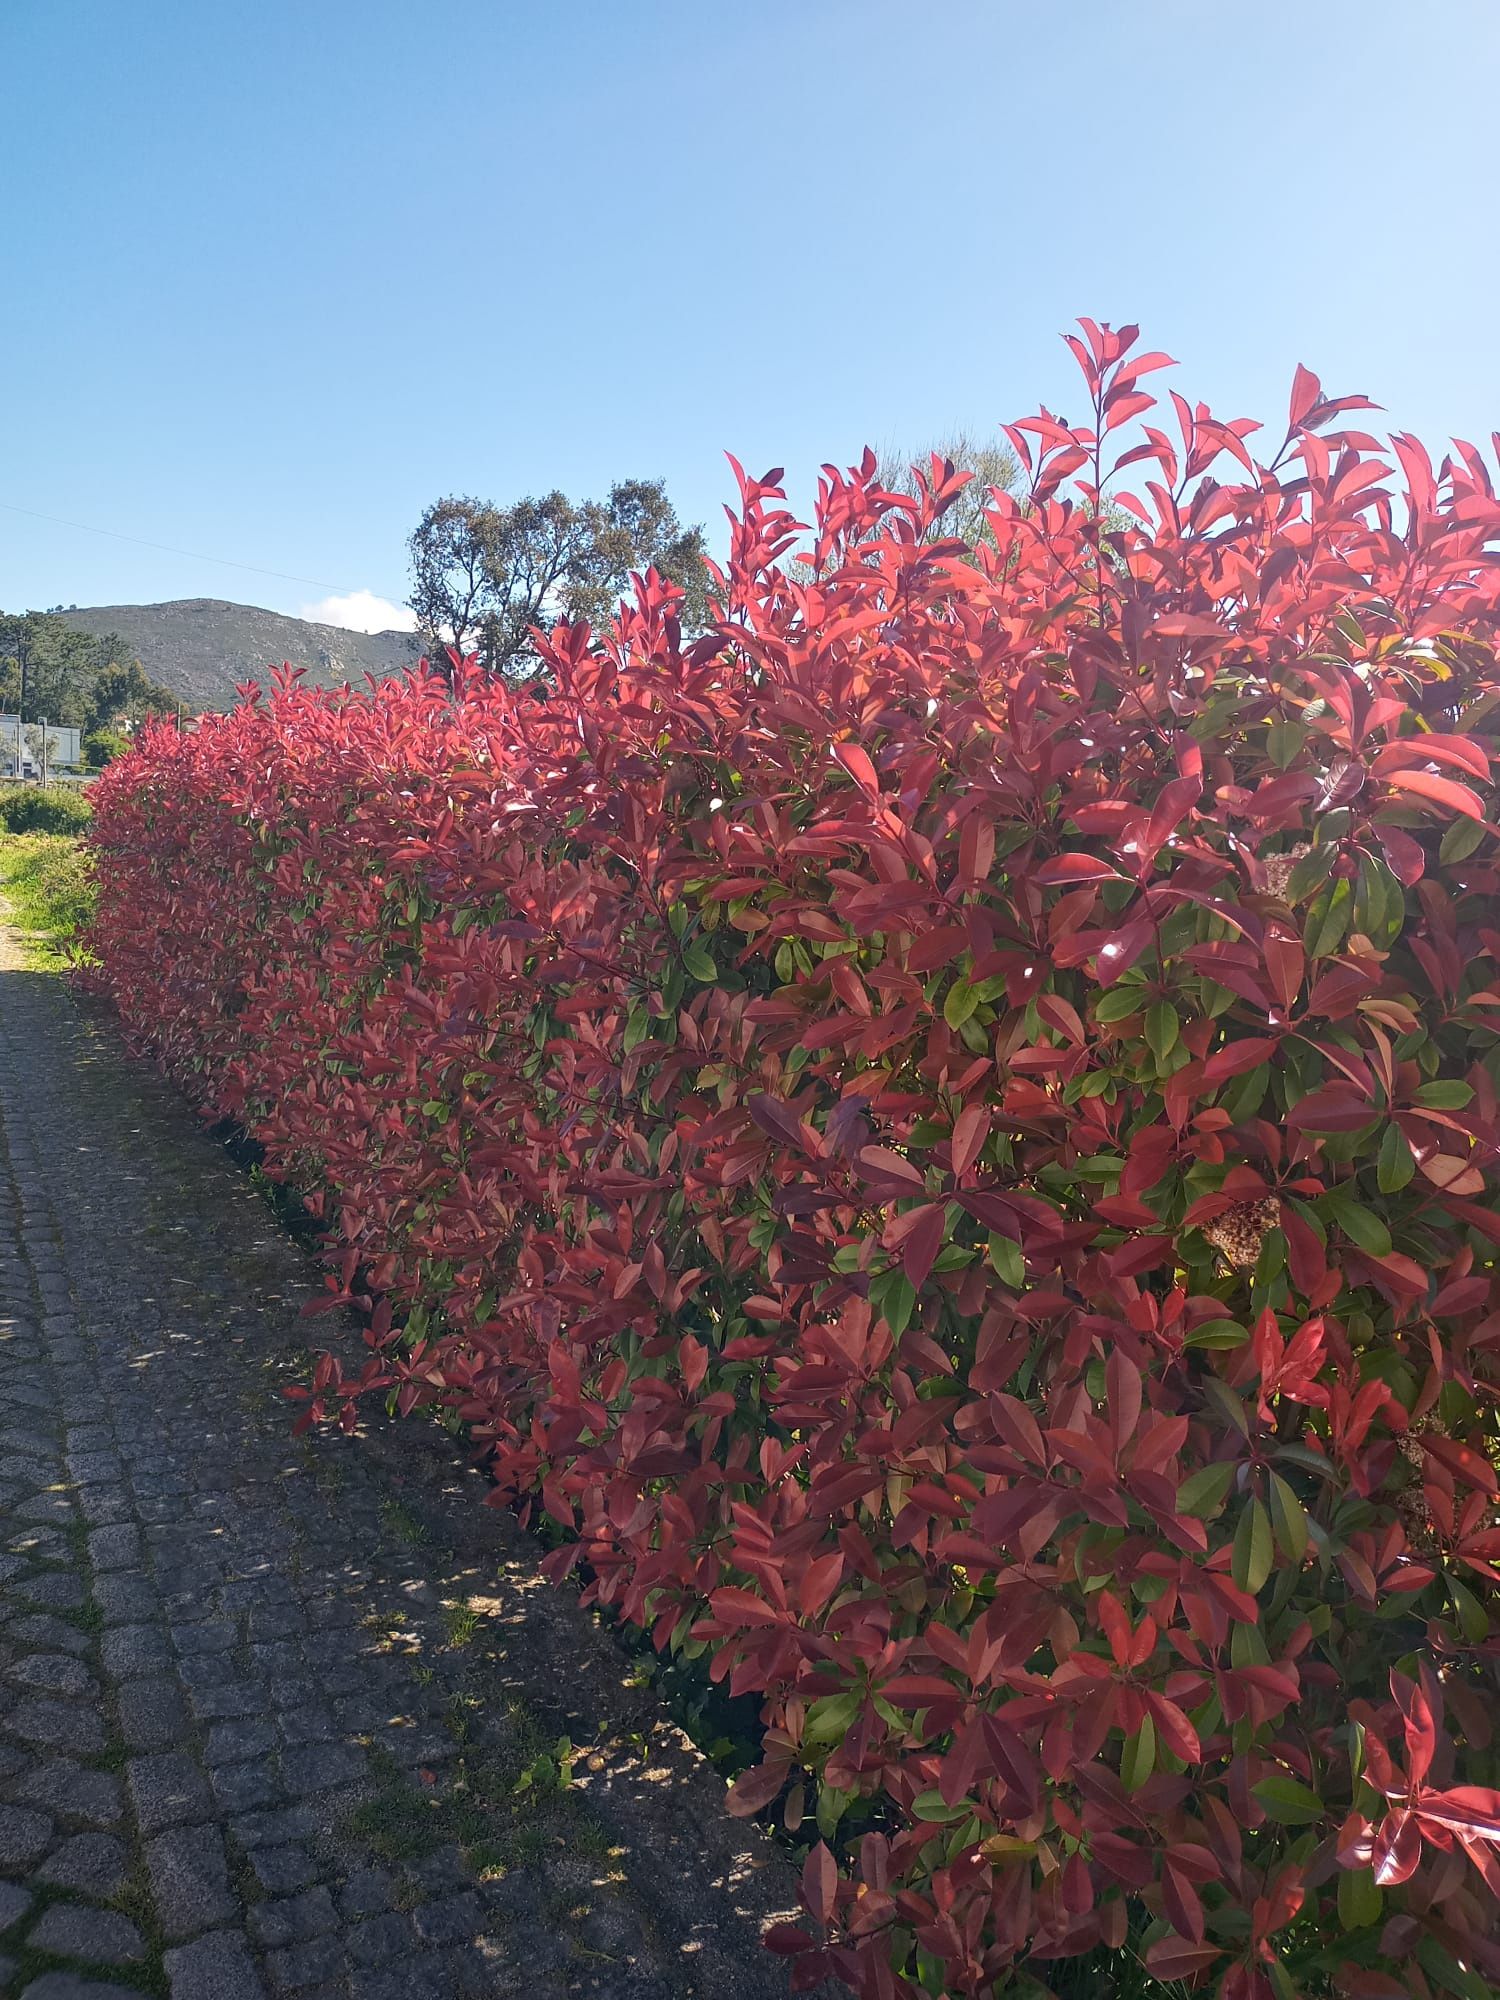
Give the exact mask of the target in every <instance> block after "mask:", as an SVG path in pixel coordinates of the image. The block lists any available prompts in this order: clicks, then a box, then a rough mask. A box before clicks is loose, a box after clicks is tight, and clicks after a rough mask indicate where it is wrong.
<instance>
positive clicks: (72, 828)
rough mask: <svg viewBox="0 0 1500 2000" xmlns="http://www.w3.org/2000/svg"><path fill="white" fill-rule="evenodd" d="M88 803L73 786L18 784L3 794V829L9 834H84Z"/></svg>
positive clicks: (0, 814)
mask: <svg viewBox="0 0 1500 2000" xmlns="http://www.w3.org/2000/svg"><path fill="white" fill-rule="evenodd" d="M89 817H90V814H89V802H88V798H87V796H86V795H85V793H84V792H83V790H82V789H81V787H75V786H73V785H15V786H12V787H11V788H10V789H8V790H7V791H6V792H4V793H3V794H0V826H3V827H4V828H5V831H6V832H7V833H81V832H82V831H83V829H84V828H85V827H86V826H87V825H88V823H89Z"/></svg>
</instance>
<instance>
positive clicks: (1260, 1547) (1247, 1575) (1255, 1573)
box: [1229, 1500, 1276, 1597]
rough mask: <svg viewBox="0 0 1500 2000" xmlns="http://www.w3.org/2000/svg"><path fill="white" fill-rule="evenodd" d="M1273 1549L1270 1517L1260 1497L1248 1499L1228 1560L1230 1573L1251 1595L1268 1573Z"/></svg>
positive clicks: (1257, 1591) (1259, 1588)
mask: <svg viewBox="0 0 1500 2000" xmlns="http://www.w3.org/2000/svg"><path fill="white" fill-rule="evenodd" d="M1275 1553H1276V1551H1275V1545H1274V1540H1273V1537H1272V1534H1271V1517H1270V1515H1269V1514H1268V1513H1267V1512H1266V1510H1265V1508H1264V1507H1263V1506H1262V1505H1261V1503H1260V1501H1259V1500H1251V1501H1250V1502H1249V1503H1248V1505H1247V1506H1246V1508H1245V1511H1244V1512H1243V1513H1242V1514H1241V1515H1240V1519H1239V1525H1238V1527H1237V1528H1236V1529H1235V1531H1234V1547H1233V1549H1232V1551H1231V1553H1230V1561H1229V1573H1230V1575H1231V1576H1232V1577H1233V1578H1234V1580H1235V1582H1236V1583H1237V1584H1238V1585H1239V1587H1240V1589H1241V1590H1247V1591H1249V1593H1250V1595H1251V1596H1252V1597H1254V1596H1256V1595H1258V1593H1259V1592H1260V1590H1261V1588H1262V1586H1263V1585H1264V1583H1265V1580H1266V1578H1267V1577H1268V1576H1269V1575H1270V1574H1271V1563H1272V1561H1273V1560H1274V1557H1275Z"/></svg>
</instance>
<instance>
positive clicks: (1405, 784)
mask: <svg viewBox="0 0 1500 2000" xmlns="http://www.w3.org/2000/svg"><path fill="white" fill-rule="evenodd" d="M1385 782H1386V783H1387V784H1388V785H1391V786H1393V787H1394V788H1395V789H1396V790H1398V791H1402V792H1415V793H1416V794H1417V796H1418V797H1419V798H1424V799H1431V800H1432V802H1433V803H1434V805H1440V806H1447V807H1448V809H1449V811H1450V812H1456V813H1463V814H1465V815H1466V817H1468V818H1469V819H1483V818H1484V805H1483V803H1482V801H1481V800H1480V799H1479V797H1478V795H1477V794H1476V793H1474V792H1471V791H1470V790H1469V787H1468V786H1467V785H1461V784H1459V782H1458V780H1457V779H1456V778H1440V777H1439V776H1438V775H1437V773H1436V772H1435V771H1387V772H1386V773H1385Z"/></svg>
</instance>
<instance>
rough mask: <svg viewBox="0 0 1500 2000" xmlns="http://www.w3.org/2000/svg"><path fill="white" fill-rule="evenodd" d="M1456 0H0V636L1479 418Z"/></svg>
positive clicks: (1491, 113)
mask: <svg viewBox="0 0 1500 2000" xmlns="http://www.w3.org/2000/svg"><path fill="white" fill-rule="evenodd" d="M1497 55H1500V8H1497V7H1496V5H1495V4H1494V0H1438V4H1436V5H1433V6H1429V7H1426V8H1421V7H1416V6H1413V5H1411V4H1409V0H1307V4H1302V5H1299V4H1294V0H1261V4H1259V5H1255V6H1244V7H1230V6H1224V5H1219V4H1203V0H1133V3H1132V4H1125V0H1113V4H1101V0H1072V4H1068V5H1047V4H1039V3H1038V0H1032V4H1028V5H1025V6H1021V5H1011V4H1008V0H920V4H918V0H862V3H861V0H770V4H763V5H760V6H753V5H751V6H731V5H728V4H725V0H551V4H548V0H422V4H417V0H253V3H252V0H245V4H237V3H235V4H232V0H135V4H124V5H122V4H121V0H0V74H3V75H4V77H5V79H6V88H5V91H4V94H3V109H0V174H3V186H0V253H3V262H0V269H3V272H4V285H3V303H0V397H3V408H4V420H3V427H0V502H6V503H9V504H10V505H11V506H19V507H26V508H30V509H33V510H36V511H37V512H40V513H46V514H52V515H59V516H63V517H65V518H66V519H68V520H70V521H76V522H83V523H87V524H91V525H93V526H96V527H100V528H112V529H116V530H118V531H121V532H123V533H128V534H132V535H136V536H140V537H143V538H144V539H146V540H149V541H156V542H164V543H170V544H174V545H176V546H178V547H180V548H183V549H189V550H193V551H201V552H204V553H206V554H208V555H215V556H224V557H231V558H234V559H235V560H237V561H239V562H243V563H247V564H252V565H258V566H261V567H264V568H266V569H271V570H281V571H289V572H292V573H294V574H295V575H297V576H300V577H307V578H311V579H314V580H315V583H313V584H304V583H298V582H291V581H286V580H282V579H279V578H275V577H270V576H252V575H246V574H243V573H239V572H237V571H235V570H232V569H225V568H219V567H216V566H215V565H214V564H212V563H207V562H200V561H196V560H193V559H190V558H188V557H185V556H180V555H169V554H164V553H158V552H154V551H152V550H150V549H145V548H138V547H134V546H132V545H130V544H128V543H125V542H116V541H110V540H106V539H104V538H102V537H99V536H96V535H92V534H80V533H75V532H73V531H72V530H70V529H66V528H60V527H54V526H51V525H49V524H47V523H45V522H41V521H36V520H32V519H29V518H27V517H25V516H22V515H19V514H15V513H8V512H0V607H4V608H7V609H15V608H19V607H22V606H27V605H46V604H51V603H57V602H64V603H67V602H77V603H80V604H86V603H99V602H114V601H143V600H150V599H156V598H166V597H182V596H222V597H233V598H239V599H243V600H246V601H251V602H257V603H262V604H267V605H270V606H272V607H274V608H278V609H283V610H298V609H300V608H302V607H303V606H305V605H307V604H308V603H310V602H311V601H314V600H316V599H319V598H321V597H322V596H323V595H324V594H325V591H324V588H323V586H324V585H333V586H337V587H338V588H340V589H348V590H370V591H374V592H376V593H378V594H380V595H382V596H384V597H387V598H391V599H395V600H399V599H401V598H402V597H403V596H404V594H405V588H406V583H405V556H404V547H403V544H404V541H405V537H406V535H407V534H408V533H409V531H410V529H411V527H412V525H413V523H414V521H415V519H416V517H417V515H418V513H419V512H420V510H421V508H422V506H423V505H424V504H425V503H426V502H427V501H428V500H430V499H432V498H434V497H436V496H437V495H438V494H440V493H444V492H449V491H454V490H458V491H473V492H478V493H481V494H484V495H487V496H490V497H492V498H495V499H501V500H503V499H507V498H511V497H514V496H516V495H518V494H521V493H524V492H528V491H534V490H539V489H545V488H549V487H552V486H561V487H563V488H564V489H565V490H566V491H568V492H569V493H573V494H575V495H578V496H582V495H586V494H593V493H599V492H602V491H603V490H604V489H606V488H607V487H608V485H609V484H610V482H611V481H612V480H613V479H616V478H621V477H627V476H635V475H645V476H650V475H655V474H661V475H664V476H665V478H666V479H667V482H668V486H669V490H670V491H671V493H672V495H673V498H674V499H675V501H676V503H677V505H678V508H679V511H680V512H681V513H682V514H683V515H684V517H685V518H689V519H699V520H704V521H706V522H708V523H709V524H710V525H711V526H713V524H714V523H715V522H716V521H717V519H718V518H719V509H720V506H721V504H722V502H723V501H724V500H725V499H727V498H728V497H729V494H730V482H729V477H728V474H727V470H726V468H725V466H724V463H723V458H722V453H723V452H724V451H725V450H732V451H734V452H736V453H737V454H738V455H740V456H741V457H743V458H744V459H745V460H746V461H747V462H748V463H749V464H750V465H751V466H752V468H753V469H758V470H764V469H766V468H767V467H769V466H771V465H776V464H781V465H785V466H786V467H787V468H788V469H789V472H790V473H791V475H792V485H793V491H794V494H795V495H797V496H798V497H799V498H803V497H805V496H806V495H807V494H808V493H809V492H810V490H811V484H812V480H813V478H814V476H815V473H816V468H817V466H818V465H819V464H820V463H821V462H822V461H823V460H825V459H834V460H837V461H840V462H844V461H848V460H849V459H851V458H852V457H854V456H855V455H856V454H857V453H858V451H859V449H860V447H861V446H862V445H863V444H864V443H865V442H866V441H869V442H872V443H875V444H877V445H878V444H883V443H897V442H899V443H902V444H910V445H912V446H917V445H920V444H921V443H923V442H924V441H926V440H929V439H931V438H932V437H933V436H934V435H936V434H938V433H940V432H941V431H943V430H944V429H946V428H949V427H951V426H954V425H957V424H962V425H965V426H968V427H970V428H972V429H975V430H982V431H990V430H992V429H993V427H994V426H995V424H997V423H998V422H999V421H1000V420H1001V419H1002V418H1005V417H1009V416H1015V415H1018V414H1021V413H1022V412H1024V411H1027V410H1030V409H1032V408H1034V407H1035V404H1036V402H1037V401H1038V400H1039V399H1046V400H1049V401H1051V402H1052V403H1053V405H1054V407H1057V406H1059V405H1060V406H1061V407H1062V409H1063V411H1064V413H1077V412H1078V396H1077V393H1076V390H1075V388H1074V384H1073V377H1072V373H1071V370H1072V364H1071V362H1070V361H1069V360H1068V359H1067V357H1066V355H1065V353H1064V351H1063V350H1062V348H1061V346H1060V344H1059V342H1058V339H1057V335H1058V333H1059V332H1060V330H1061V329H1062V328H1064V327H1065V326H1067V325H1068V324H1069V323H1070V322H1071V320H1072V319H1073V318H1074V316H1075V315H1076V314H1078V313H1080V312H1087V313H1091V314H1093V315H1095V316H1096V317H1099V318H1108V319H1113V320H1115V321H1121V320H1125V319H1136V320H1139V321H1140V322H1141V323H1142V325H1143V327H1144V329H1145V332H1146V334H1147V335H1148V337H1149V340H1150V342H1151V344H1152V345H1154V346H1160V347H1165V348H1166V349H1167V350H1168V351H1169V352H1170V353H1172V354H1174V355H1176V356H1177V357H1178V359H1179V360H1180V361H1181V362H1182V363H1183V367H1182V368H1181V369H1180V370H1178V371H1177V374H1176V376H1175V377H1174V378H1163V379H1175V380H1176V381H1177V382H1178V384H1179V386H1181V387H1182V388H1183V389H1185V390H1187V391H1189V392H1191V393H1192V394H1194V395H1203V396H1205V397H1206V398H1207V399H1208V400H1209V401H1210V402H1211V403H1212V404H1213V405H1214V407H1215V408H1216V409H1217V410H1219V411H1220V412H1221V413H1222V414H1226V415H1240V414H1244V415H1254V416H1260V417H1267V418H1271V419H1279V418H1281V417H1282V416H1283V415H1284V412H1285V407H1286V391H1287V386H1288V383H1289V380H1290V377H1291V373H1292V369H1293V366H1294V364H1295V363H1296V362H1298V361H1305V362H1307V363H1308V364H1309V365H1311V366H1312V367H1314V368H1315V369H1317V370H1318V372H1319V373H1320V374H1322V376H1323V378H1324V380H1325V382H1326V383H1328V384H1329V385H1330V386H1332V387H1335V388H1337V389H1340V390H1363V391H1365V392H1367V393H1369V394H1370V395H1373V396H1374V397H1375V398H1376V400H1377V401H1379V402H1381V403H1383V404H1385V405H1386V407H1387V409H1388V410H1389V413H1390V417H1389V421H1390V422H1391V423H1393V424H1394V425H1396V426H1398V427H1404V428H1410V429H1415V430H1417V431H1419V432H1420V433H1422V434H1423V435H1425V436H1428V437H1431V438H1437V439H1441V438H1442V437H1444V436H1446V435H1447V434H1449V433H1451V432H1454V431H1457V432H1460V433H1467V434H1470V435H1475V434H1477V435H1479V436H1481V437H1483V436H1487V435H1488V432H1489V431H1490V429H1491V428H1493V427H1494V426H1496V425H1497V424H1500V370H1497V365H1496V359H1495V356H1496V328H1497V310H1496V309H1497V304H1500V278H1497V268H1500V267H1497V259H1496V237H1497V222H1496V215H1497V209H1496V192H1495V175H1494V160H1495V153H1494V129H1495V127H1494V121H1495V90H1496V82H1497V75H1500V71H1497V62H1496V58H1497Z"/></svg>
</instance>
